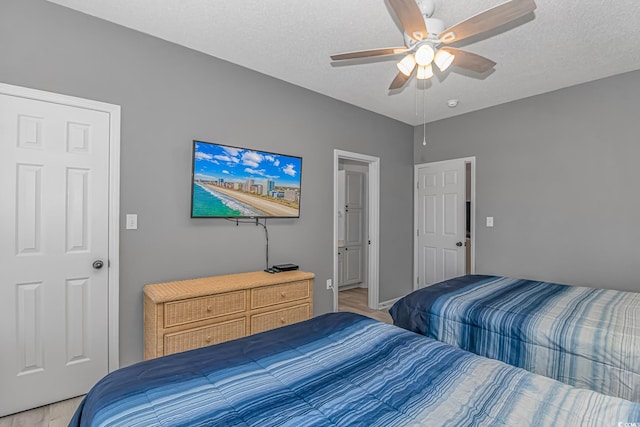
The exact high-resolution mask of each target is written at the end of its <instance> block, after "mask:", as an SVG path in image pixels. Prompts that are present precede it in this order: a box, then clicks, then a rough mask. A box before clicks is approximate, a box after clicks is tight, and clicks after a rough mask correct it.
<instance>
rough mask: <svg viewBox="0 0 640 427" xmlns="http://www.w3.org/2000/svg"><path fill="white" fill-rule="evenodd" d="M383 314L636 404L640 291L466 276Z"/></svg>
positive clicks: (428, 333) (434, 335)
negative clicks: (389, 314) (388, 313)
mask: <svg viewBox="0 0 640 427" xmlns="http://www.w3.org/2000/svg"><path fill="white" fill-rule="evenodd" d="M389 311H390V313H391V316H392V317H393V319H394V324H396V325H398V326H401V327H403V328H406V329H408V330H411V331H414V332H418V333H421V334H423V335H426V336H428V337H431V338H435V339H437V340H440V341H443V342H445V343H448V344H452V345H454V346H457V347H460V348H463V349H465V350H468V351H471V352H473V353H476V354H479V355H481V356H486V357H490V358H493V359H497V360H501V361H503V362H506V363H509V364H511V365H514V366H518V367H521V368H524V369H527V370H529V371H531V372H534V373H537V374H540V375H544V376H547V377H550V378H554V379H557V380H559V381H562V382H564V383H566V384H570V385H573V386H576V387H581V388H587V389H590V390H595V391H598V392H600V393H604V394H608V395H611V396H617V397H622V398H625V399H628V400H632V401H636V402H640V293H633V292H621V291H615V290H605V289H595V288H585V287H576V286H567V285H561V284H557V283H546V282H538V281H532V280H522V279H512V278H507V277H499V276H480V275H471V276H462V277H459V278H455V279H451V280H447V281H445V282H442V283H439V284H435V285H433V286H430V287H427V288H423V289H420V290H417V291H415V292H413V293H411V294H409V295H407V296H406V297H404V298H403V299H401V300H399V301H398V302H396V304H394V306H393V307H392V308H391V309H390V310H389Z"/></svg>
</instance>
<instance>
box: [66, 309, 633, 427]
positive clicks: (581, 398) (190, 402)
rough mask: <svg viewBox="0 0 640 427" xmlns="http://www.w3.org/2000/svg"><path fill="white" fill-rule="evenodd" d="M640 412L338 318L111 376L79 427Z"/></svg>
mask: <svg viewBox="0 0 640 427" xmlns="http://www.w3.org/2000/svg"><path fill="white" fill-rule="evenodd" d="M634 422H638V423H640V404H635V403H632V402H629V401H626V400H623V399H617V398H613V397H610V396H605V395H602V394H598V393H594V392H591V391H588V390H580V389H575V388H572V387H570V386H567V385H565V384H562V383H559V382H557V381H554V380H551V379H549V378H545V377H542V376H539V375H534V374H531V373H529V372H527V371H525V370H522V369H518V368H515V367H512V366H509V365H506V364H503V363H501V362H498V361H495V360H490V359H486V358H483V357H480V356H477V355H474V354H472V353H468V352H466V351H463V350H460V349H458V348H455V347H452V346H449V345H447V344H444V343H441V342H438V341H435V340H432V339H429V338H426V337H424V336H421V335H418V334H414V333H412V332H409V331H406V330H404V329H400V328H397V327H395V326H392V325H388V324H384V323H380V322H378V321H375V320H372V319H369V318H366V317H362V316H359V315H356V314H351V313H332V314H328V315H324V316H320V317H317V318H314V319H312V320H309V321H306V322H302V323H298V324H296V325H292V326H288V327H284V328H281V329H277V330H273V331H269V332H265V333H262V334H258V335H253V336H250V337H247V338H243V339H240V340H236V341H231V342H227V343H223V344H219V345H215V346H211V347H207V348H201V349H198V350H193V351H189V352H184V353H179V354H174V355H171V356H166V357H162V358H159V359H153V360H149V361H145V362H141V363H138V364H136V365H132V366H129V367H126V368H122V369H120V370H118V371H115V372H113V373H111V374H109V375H107V376H106V377H105V378H103V379H102V380H101V381H100V382H99V383H98V384H97V385H96V386H95V387H94V388H93V389H92V390H91V391H90V392H89V393H88V394H87V396H86V397H85V398H84V400H83V401H82V403H81V404H80V407H79V408H78V410H77V412H76V413H75V415H74V417H73V419H72V420H71V423H70V424H69V425H70V426H72V427H75V426H127V427H133V426H141V427H151V426H190V427H191V426H260V427H265V426H296V427H300V426H305V427H306V426H418V425H424V426H465V427H466V426H518V427H521V426H529V425H535V426H580V427H584V426H597V427H601V426H617V425H618V423H634Z"/></svg>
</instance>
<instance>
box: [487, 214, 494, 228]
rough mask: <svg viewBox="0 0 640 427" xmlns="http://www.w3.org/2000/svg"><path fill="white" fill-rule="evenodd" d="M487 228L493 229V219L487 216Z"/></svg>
mask: <svg viewBox="0 0 640 427" xmlns="http://www.w3.org/2000/svg"><path fill="white" fill-rule="evenodd" d="M487 227H493V217H492V216H488V217H487Z"/></svg>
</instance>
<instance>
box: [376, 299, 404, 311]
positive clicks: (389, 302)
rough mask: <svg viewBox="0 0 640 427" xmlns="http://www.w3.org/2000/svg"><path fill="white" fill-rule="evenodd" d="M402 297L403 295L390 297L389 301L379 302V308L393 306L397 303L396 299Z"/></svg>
mask: <svg viewBox="0 0 640 427" xmlns="http://www.w3.org/2000/svg"><path fill="white" fill-rule="evenodd" d="M401 298H402V297H398V298H394V299H390V300H388V301H382V302H380V303H378V310H384V309H385V308H389V307H391V306H392V305H393V304H395V303H396V301H398V300H399V299H401Z"/></svg>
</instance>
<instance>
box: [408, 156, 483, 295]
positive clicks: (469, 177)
mask: <svg viewBox="0 0 640 427" xmlns="http://www.w3.org/2000/svg"><path fill="white" fill-rule="evenodd" d="M475 173H476V168H475V157H468V158H462V159H453V160H446V161H441V162H434V163H425V164H420V165H416V166H415V181H416V186H415V190H414V191H415V196H414V221H415V229H416V234H415V242H414V289H419V288H423V287H426V286H431V285H433V284H434V283H438V282H441V281H444V280H447V279H450V278H452V277H457V276H462V275H464V274H473V273H475V212H476V194H475Z"/></svg>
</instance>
